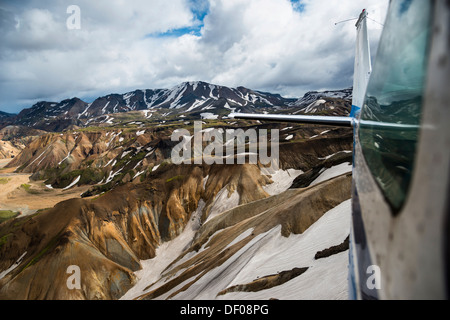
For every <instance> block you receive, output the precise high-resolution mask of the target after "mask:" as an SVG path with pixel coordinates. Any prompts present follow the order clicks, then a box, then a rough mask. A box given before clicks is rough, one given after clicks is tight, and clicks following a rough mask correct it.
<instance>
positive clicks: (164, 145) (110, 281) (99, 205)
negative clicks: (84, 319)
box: [0, 82, 353, 300]
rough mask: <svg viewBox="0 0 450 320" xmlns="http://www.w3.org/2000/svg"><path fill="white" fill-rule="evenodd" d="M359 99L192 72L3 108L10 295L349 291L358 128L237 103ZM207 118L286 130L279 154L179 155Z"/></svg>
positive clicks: (335, 108)
mask: <svg viewBox="0 0 450 320" xmlns="http://www.w3.org/2000/svg"><path fill="white" fill-rule="evenodd" d="M350 98H351V89H348V90H340V91H328V92H310V93H307V94H306V95H305V96H304V97H303V98H301V99H286V98H283V97H281V96H280V95H277V94H270V93H264V92H259V91H253V90H250V89H246V88H243V87H239V88H236V89H232V88H227V87H223V86H216V85H211V84H208V83H205V82H186V83H183V84H180V85H179V86H177V87H175V88H173V89H170V90H168V89H160V90H136V91H133V92H130V93H126V94H111V95H107V96H105V97H101V98H98V99H96V100H95V101H94V102H92V103H86V102H84V101H82V100H80V99H78V98H73V99H68V100H64V101H62V102H58V103H57V102H40V103H37V104H36V105H34V106H33V107H31V108H30V109H25V110H23V111H22V112H21V113H20V114H19V115H16V116H12V117H11V116H5V117H4V118H3V120H2V121H3V122H2V125H1V127H2V128H0V129H1V130H0V139H1V144H0V157H4V158H5V159H3V160H0V163H1V164H2V166H3V165H5V167H3V168H0V184H1V186H2V188H0V299H8V300H9V299H33V300H34V299H45V300H52V299H55V300H57V299H88V300H94V299H125V300H126V299H144V300H146V299H234V300H243V299H264V300H267V299H346V298H347V267H348V252H347V251H348V240H346V239H348V236H349V232H350V229H349V225H350V222H349V219H350V205H351V203H350V201H349V199H350V196H351V177H350V175H351V170H352V165H351V162H352V152H351V149H352V141H353V139H352V138H353V134H352V130H351V129H350V128H334V127H328V126H324V125H309V124H306V125H304V124H288V123H276V122H270V121H269V122H266V121H264V122H259V121H247V120H241V121H237V120H235V119H231V118H229V117H228V115H229V114H230V113H231V112H233V111H234V112H258V113H266V112H267V113H269V112H270V113H281V112H283V113H290V114H297V113H305V114H320V115H329V116H333V115H339V116H342V115H348V114H349V112H350V108H351V101H350ZM196 120H202V124H203V128H204V129H205V130H209V129H212V128H216V129H219V130H227V129H243V130H247V129H254V128H256V129H264V130H267V131H266V132H270V135H271V134H272V133H271V132H272V130H273V129H277V130H279V138H280V144H279V156H280V159H279V160H280V167H279V168H278V169H277V170H275V171H272V172H267V168H266V167H264V166H263V165H261V164H260V163H258V164H244V165H237V164H236V165H217V164H213V165H207V164H201V165H195V164H191V165H187V164H186V165H176V164H174V163H172V162H171V151H172V149H173V147H174V146H175V145H176V144H177V142H174V141H172V140H171V134H172V133H173V132H175V130H178V129H186V130H188V131H189V132H192V131H193V121H196ZM8 121H9V123H8ZM5 122H6V123H5ZM191 140H192V139H191ZM228 143H229V142H226V144H228ZM203 144H204V146H206V142H205V141H204V143H203ZM223 146H224V147H225V144H224V145H223ZM73 266H76V267H78V268H79V270H80V272H81V289H73V288H71V287H70V286H68V285H67V283H68V279H70V274H68V270H69V269H68V268H70V267H73Z"/></svg>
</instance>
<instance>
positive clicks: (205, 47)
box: [0, 0, 388, 112]
mask: <svg viewBox="0 0 450 320" xmlns="http://www.w3.org/2000/svg"><path fill="white" fill-rule="evenodd" d="M5 3H6V5H5V6H3V7H2V5H0V26H1V27H2V30H5V32H2V34H1V35H0V41H1V42H2V44H4V45H2V47H1V48H0V68H1V69H2V74H1V75H0V83H1V85H0V96H1V97H2V98H1V100H0V109H1V110H4V111H10V112H11V111H13V110H14V108H16V109H15V110H14V111H16V112H17V111H19V110H17V104H18V103H22V105H21V107H25V106H30V104H32V103H33V102H36V101H37V100H53V101H59V100H62V99H64V98H69V97H72V96H78V97H80V98H83V95H84V96H92V97H95V96H98V95H102V94H108V93H111V92H118V93H120V92H126V91H127V90H133V89H137V88H167V87H172V86H174V85H176V84H178V83H179V82H181V81H187V80H204V81H209V82H213V83H216V84H222V85H229V86H240V85H243V86H246V87H249V88H252V89H258V90H266V91H272V92H278V93H281V94H284V95H290V96H300V95H302V94H303V93H304V92H305V91H307V90H320V89H332V88H343V87H347V86H351V77H352V74H353V54H354V42H355V36H356V34H355V32H356V31H355V27H354V23H352V22H349V23H344V24H339V25H337V26H335V24H334V23H335V22H337V21H339V20H344V19H348V18H353V17H357V16H358V15H359V13H360V12H361V10H362V8H366V9H367V10H368V12H369V17H371V18H372V19H374V20H377V21H380V22H383V21H382V20H383V19H384V14H385V11H386V8H387V5H388V0H383V1H379V0H361V1H352V0H339V1H337V0H332V1H330V0H326V1H325V0H302V1H301V2H300V3H301V4H302V5H303V10H294V7H293V5H292V3H291V1H289V0H210V1H209V4H208V3H207V2H206V0H202V1H194V0H171V1H166V0H151V1H148V0H133V1H126V2H125V1H105V0H96V1H88V0H78V1H77V5H78V6H79V7H80V9H81V18H82V19H81V30H67V28H66V19H67V18H68V16H69V15H68V14H67V13H66V8H67V6H68V5H69V3H68V2H67V1H63V0H57V1H53V2H52V5H50V4H48V7H43V6H42V4H40V5H39V6H38V5H37V1H36V0H31V1H26V2H24V4H23V5H22V6H21V7H18V5H17V4H16V5H15V6H12V5H10V6H8V5H7V4H8V2H5ZM70 4H71V3H70ZM206 13H207V15H206V17H205V18H204V20H203V24H202V21H199V19H200V18H202V17H203V16H204V15H205V14H206ZM199 26H201V30H200V31H199V30H197V31H195V32H191V31H192V30H196V29H195V28H199ZM369 29H370V30H371V34H370V36H371V40H372V41H373V45H374V47H373V49H375V48H376V44H377V41H378V37H379V34H380V30H379V25H378V24H376V23H371V22H370V21H369ZM174 30H175V31H177V30H179V32H178V33H177V32H173V31H174ZM171 31H172V33H171Z"/></svg>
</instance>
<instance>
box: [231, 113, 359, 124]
mask: <svg viewBox="0 0 450 320" xmlns="http://www.w3.org/2000/svg"><path fill="white" fill-rule="evenodd" d="M229 117H230V118H234V119H246V120H263V121H277V122H297V123H309V124H321V125H330V126H336V127H353V126H354V124H355V118H353V117H327V116H302V115H283V114H253V113H232V114H230V115H229Z"/></svg>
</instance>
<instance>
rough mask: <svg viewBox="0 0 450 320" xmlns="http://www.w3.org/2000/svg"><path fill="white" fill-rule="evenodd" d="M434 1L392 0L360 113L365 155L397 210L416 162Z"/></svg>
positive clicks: (360, 131) (360, 135) (394, 210)
mask: <svg viewBox="0 0 450 320" xmlns="http://www.w3.org/2000/svg"><path fill="white" fill-rule="evenodd" d="M431 3H432V1H423V0H404V1H392V2H391V6H392V7H391V9H390V11H389V15H388V17H387V19H386V24H385V30H384V34H383V37H382V39H381V41H380V45H379V48H378V53H377V59H376V62H375V65H374V70H373V72H372V75H371V78H370V81H369V84H368V88H367V93H366V97H365V101H364V105H363V108H362V110H361V115H360V126H359V138H360V142H361V147H362V150H363V154H364V157H365V159H366V162H367V164H368V166H369V168H370V170H371V172H372V174H373V176H374V178H375V179H376V181H377V183H378V185H379V186H380V188H381V189H382V191H383V193H384V195H385V198H386V199H387V201H388V202H389V203H390V205H391V207H392V209H393V212H394V214H396V213H398V212H399V210H400V209H401V207H402V205H403V203H404V201H405V198H406V196H407V193H408V189H409V185H410V182H411V178H412V171H413V167H414V158H415V151H416V144H417V140H418V135H419V125H420V115H421V109H422V100H423V92H424V86H425V74H426V64H427V60H428V59H427V55H428V35H429V32H430V23H431V9H432V8H431V6H432V5H431Z"/></svg>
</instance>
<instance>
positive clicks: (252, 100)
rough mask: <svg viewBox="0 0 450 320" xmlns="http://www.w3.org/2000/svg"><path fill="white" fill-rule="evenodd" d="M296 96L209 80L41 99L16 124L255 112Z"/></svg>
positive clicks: (56, 126)
mask: <svg viewBox="0 0 450 320" xmlns="http://www.w3.org/2000/svg"><path fill="white" fill-rule="evenodd" d="M295 101H296V99H287V98H283V97H282V96H280V95H279V94H272V93H266V92H260V91H254V90H251V89H247V88H244V87H238V88H228V87H225V86H219V85H214V84H209V83H206V82H201V81H196V82H184V83H182V84H180V85H178V86H176V87H174V88H172V89H156V90H151V89H147V90H135V91H133V92H128V93H125V94H110V95H107V96H104V97H100V98H97V99H96V100H95V101H94V102H92V103H87V102H84V101H82V100H80V99H78V98H72V99H68V100H64V101H61V102H59V103H58V102H46V101H42V102H38V103H36V104H35V105H34V106H32V107H31V108H29V109H25V110H23V111H22V112H20V114H19V115H18V116H17V118H16V120H15V124H19V125H25V126H29V127H34V128H37V129H42V130H47V131H62V130H64V129H65V128H67V127H69V126H71V125H78V126H83V125H84V124H85V123H86V121H87V120H88V119H91V120H92V119H93V118H95V117H101V116H106V115H110V114H117V113H124V112H129V111H139V110H166V112H165V113H164V114H166V115H167V114H168V112H170V114H180V115H181V114H183V115H187V114H191V115H193V116H197V117H198V118H199V119H201V118H202V114H209V113H211V112H212V111H213V112H212V113H213V114H214V115H218V116H225V115H228V114H229V113H231V112H232V111H236V112H252V111H255V110H261V109H264V108H269V109H273V108H286V107H288V106H289V105H290V104H292V103H293V102H295Z"/></svg>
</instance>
